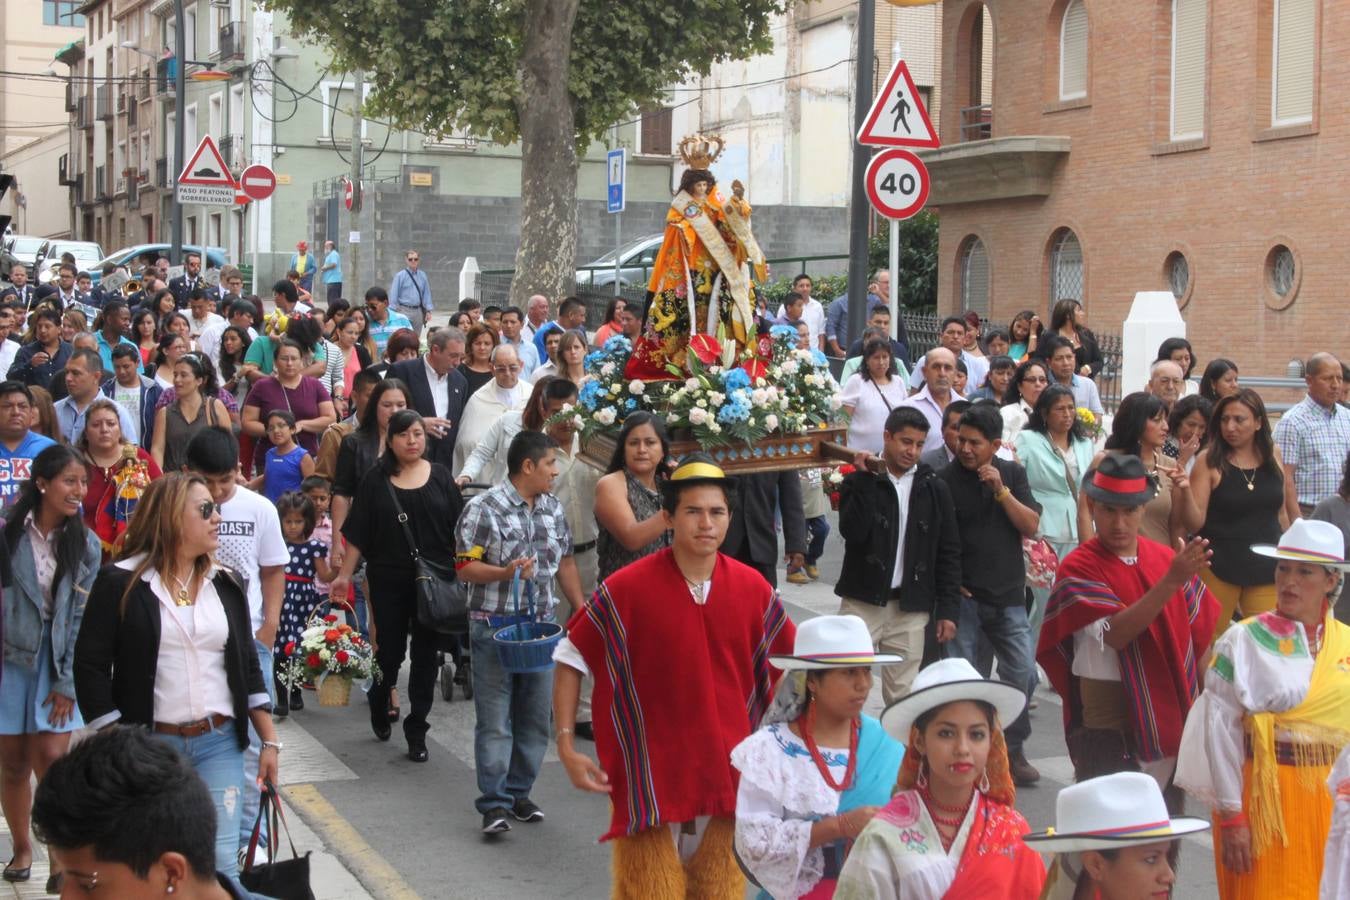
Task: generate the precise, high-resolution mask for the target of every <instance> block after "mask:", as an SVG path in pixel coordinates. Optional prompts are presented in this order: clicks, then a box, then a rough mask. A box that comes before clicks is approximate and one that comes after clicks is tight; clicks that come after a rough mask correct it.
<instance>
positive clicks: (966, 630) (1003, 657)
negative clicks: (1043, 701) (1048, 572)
mask: <svg viewBox="0 0 1350 900" xmlns="http://www.w3.org/2000/svg"><path fill="white" fill-rule="evenodd" d="M981 635H983V636H984V637H985V638H987V639H988V641H989V644H990V645H991V646H992V647H993V648H994V657H995V658H996V659H997V660H998V677H999V680H1001V681H1006V682H1008V683H1009V684H1013V685H1016V686H1017V687H1019V688H1021V689H1022V690H1023V691H1025V692H1026V694H1027V697H1028V698H1030V696H1031V690H1032V686H1033V685H1032V679H1034V678H1035V675H1036V654H1035V649H1034V648H1033V647H1032V646H1031V626H1030V624H1029V623H1028V622H1027V609H1026V607H1025V606H1024V605H1022V604H1021V603H1018V604H1016V605H1014V606H993V605H991V604H988V603H979V602H977V601H975V600H972V599H970V598H969V597H964V598H962V600H961V619H960V621H959V622H957V623H956V637H955V638H954V639H953V640H950V641H948V642H947V643H946V644H945V645H944V646H945V650H944V653H945V655H946V656H948V657H953V656H960V657H964V658H965V659H966V660H967V661H969V662H970V664H971V665H973V666H976V667H978V666H979V664H980V660H979V651H980V644H981V641H980V637H981ZM1002 724H1003V737H1004V739H1005V740H1006V741H1007V743H1008V755H1009V756H1012V755H1015V754H1018V753H1020V752H1022V744H1023V743H1024V742H1025V741H1026V739H1027V737H1028V736H1030V734H1031V718H1030V716H1029V715H1028V713H1027V711H1026V710H1025V709H1023V710H1022V714H1021V715H1020V716H1018V717H1017V719H1016V720H1015V721H1013V722H1011V723H1008V722H1004V723H1002Z"/></svg>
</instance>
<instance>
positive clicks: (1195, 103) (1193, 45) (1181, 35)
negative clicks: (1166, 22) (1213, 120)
mask: <svg viewBox="0 0 1350 900" xmlns="http://www.w3.org/2000/svg"><path fill="white" fill-rule="evenodd" d="M1207 6H1208V0H1172V117H1171V136H1172V140H1174V141H1185V140H1194V139H1195V138H1200V137H1204V135H1205V52H1206V36H1205V31H1206V22H1205V13H1206V7H1207Z"/></svg>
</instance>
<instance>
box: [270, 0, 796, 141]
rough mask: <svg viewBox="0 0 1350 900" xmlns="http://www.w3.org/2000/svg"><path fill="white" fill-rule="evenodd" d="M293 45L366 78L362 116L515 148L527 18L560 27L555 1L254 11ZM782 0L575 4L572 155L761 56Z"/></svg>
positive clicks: (382, 3) (354, 0) (317, 5)
mask: <svg viewBox="0 0 1350 900" xmlns="http://www.w3.org/2000/svg"><path fill="white" fill-rule="evenodd" d="M263 2H264V5H266V6H267V7H268V8H270V9H273V10H278V11H281V12H284V13H285V14H286V15H287V16H289V17H290V20H291V27H292V28H293V29H294V31H295V32H296V33H297V34H300V35H302V36H305V37H308V38H312V39H315V40H317V41H319V42H321V43H322V44H323V45H324V46H325V47H327V48H329V49H330V50H331V51H332V53H333V57H334V64H335V66H336V67H337V68H339V69H343V68H345V69H348V70H352V69H356V68H361V69H364V70H366V71H367V73H368V74H367V79H368V82H369V83H370V84H372V85H374V89H373V91H372V93H371V96H370V101H369V103H368V105H367V109H368V111H369V112H370V113H371V114H372V115H376V116H382V117H386V118H389V119H391V120H393V121H394V122H395V123H397V124H398V125H399V126H400V127H405V128H414V129H419V130H424V131H428V132H430V133H444V132H448V131H450V130H451V129H453V128H469V129H471V130H472V131H473V132H474V133H475V134H479V135H485V136H488V137H490V138H491V139H492V140H494V141H496V142H498V143H502V144H509V143H512V142H514V141H516V140H518V139H519V137H520V109H521V107H522V105H523V104H524V103H525V101H526V100H527V99H528V98H525V97H522V96H521V75H520V70H521V68H522V67H523V66H524V65H527V64H528V62H529V61H527V60H522V58H521V54H522V46H523V42H524V37H523V33H524V23H525V21H526V20H527V18H528V19H529V20H531V21H537V20H538V19H539V18H540V17H549V18H554V19H558V18H565V17H564V16H563V14H562V12H561V9H560V8H561V7H565V6H566V0H263ZM785 2H786V0H703V2H700V3H698V4H695V5H694V6H692V7H690V6H681V5H677V4H671V3H665V2H658V0H625V2H623V3H611V2H607V0H578V8H577V13H576V19H575V22H574V24H573V26H572V30H571V34H570V35H569V34H567V33H565V28H563V27H562V26H559V28H558V31H559V34H558V36H557V38H558V40H559V41H568V42H570V46H571V48H572V49H571V53H570V58H569V66H568V73H567V79H568V91H569V93H570V96H571V98H572V106H573V110H574V113H575V116H576V140H577V145H578V147H585V146H586V145H587V144H588V143H589V142H590V141H591V140H594V139H597V138H600V137H602V136H603V135H604V133H605V131H606V130H607V129H608V128H609V127H610V126H611V125H613V123H614V122H616V121H619V120H622V119H625V118H627V117H629V116H630V115H631V113H632V110H633V108H634V107H641V106H645V105H649V104H656V103H659V102H661V100H662V96H663V92H664V91H665V89H666V88H667V87H668V86H669V85H671V84H675V83H677V82H680V81H683V80H685V79H686V78H689V77H691V76H694V75H706V74H707V73H708V71H709V70H710V68H711V67H712V65H713V64H714V63H717V62H722V61H725V60H730V59H743V58H746V57H749V56H752V55H754V54H757V53H764V52H767V51H768V50H769V49H771V47H772V44H773V41H772V35H771V34H770V30H769V23H770V20H771V17H772V16H773V15H775V14H777V13H780V12H782V11H783V9H784V8H785Z"/></svg>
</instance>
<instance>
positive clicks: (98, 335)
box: [94, 300, 136, 372]
mask: <svg viewBox="0 0 1350 900" xmlns="http://www.w3.org/2000/svg"><path fill="white" fill-rule="evenodd" d="M130 325H131V309H130V308H129V307H128V306H127V304H126V301H125V300H109V301H108V302H107V303H106V304H104V306H103V327H102V328H101V329H99V330H98V331H97V332H95V333H94V340H95V341H97V342H98V356H99V361H100V362H101V363H102V364H103V371H104V372H111V371H112V370H113V358H112V352H113V347H116V346H117V345H118V344H130V345H131V346H132V347H135V346H136V345H135V344H133V343H132V342H131V341H129V340H127V337H126V334H127V329H128V327H130Z"/></svg>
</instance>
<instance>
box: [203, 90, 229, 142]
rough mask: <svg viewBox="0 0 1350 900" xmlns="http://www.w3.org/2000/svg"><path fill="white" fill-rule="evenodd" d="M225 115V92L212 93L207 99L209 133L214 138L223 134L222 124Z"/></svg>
mask: <svg viewBox="0 0 1350 900" xmlns="http://www.w3.org/2000/svg"><path fill="white" fill-rule="evenodd" d="M224 115H225V92H224V91H221V92H220V93H218V94H212V95H211V97H210V98H209V99H208V100H207V106H206V122H207V125H206V127H207V133H208V134H210V135H211V136H212V137H214V138H220V137H222V136H223V132H222V130H221V129H222V125H223V121H224Z"/></svg>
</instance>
